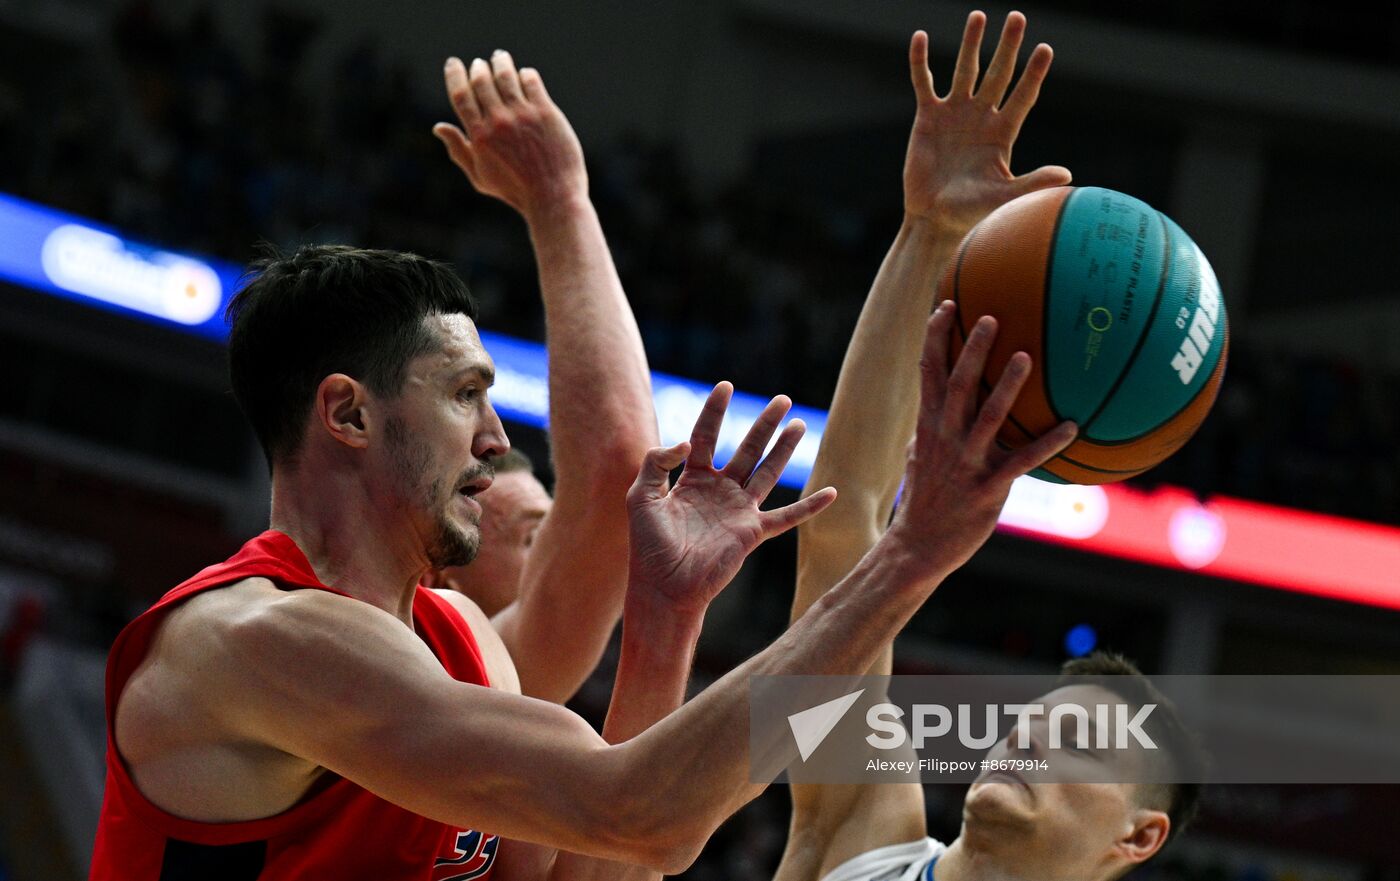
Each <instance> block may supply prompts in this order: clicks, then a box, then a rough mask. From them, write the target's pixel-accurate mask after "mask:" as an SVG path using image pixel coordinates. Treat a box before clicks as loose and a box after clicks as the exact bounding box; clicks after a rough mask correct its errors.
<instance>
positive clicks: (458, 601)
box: [433, 588, 520, 694]
mask: <svg viewBox="0 0 1400 881" xmlns="http://www.w3.org/2000/svg"><path fill="white" fill-rule="evenodd" d="M433 593H435V594H437V595H438V596H440V597H442V598H443V599H445V600H447V602H448V603H449V604H451V606H452V607H453V608H454V609H456V610H457V612H458V613H459V614H460V615H461V616H462V618H463V619H464V620H465V621H466V622H467V626H468V627H470V628H471V631H472V636H474V637H476V644H477V647H478V648H480V649H481V657H482V661H484V662H485V664H486V675H487V676H488V677H490V679H491V687H492V688H499V689H501V690H502V691H509V692H511V693H512V694H520V676H519V674H518V673H516V670H515V662H514V661H513V660H511V657H510V652H509V650H507V649H506V644H505V643H504V642H502V641H501V636H500V634H498V633H497V632H496V628H495V627H493V626H492V624H491V619H490V618H488V617H486V613H485V612H483V611H481V607H480V606H478V605H477V604H476V603H475V602H473V601H472V600H471V598H469V597H467V596H465V595H464V594H461V593H458V592H457V591H455V590H449V589H446V588H440V589H434V590H433Z"/></svg>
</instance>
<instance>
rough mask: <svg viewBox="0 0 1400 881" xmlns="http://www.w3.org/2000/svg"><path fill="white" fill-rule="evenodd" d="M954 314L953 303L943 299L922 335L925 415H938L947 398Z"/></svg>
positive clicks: (922, 409) (955, 312)
mask: <svg viewBox="0 0 1400 881" xmlns="http://www.w3.org/2000/svg"><path fill="white" fill-rule="evenodd" d="M956 314H957V308H956V307H955V306H954V305H953V301H952V300H944V301H943V302H942V303H939V304H938V308H936V309H934V310H933V315H932V316H931V317H930V318H929V320H928V327H927V329H926V330H925V332H924V351H923V355H922V356H920V358H919V367H920V370H921V373H922V374H923V385H922V394H921V403H920V410H921V412H922V413H924V414H926V415H930V416H936V415H937V414H939V413H941V412H942V411H943V405H944V402H945V401H946V399H947V396H948V334H949V333H950V332H951V331H952V329H953V321H954V316H955V315H956Z"/></svg>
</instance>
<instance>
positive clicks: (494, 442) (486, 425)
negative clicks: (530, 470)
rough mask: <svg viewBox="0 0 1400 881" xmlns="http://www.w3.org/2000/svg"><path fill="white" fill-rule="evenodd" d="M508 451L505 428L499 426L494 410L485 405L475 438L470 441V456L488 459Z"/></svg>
mask: <svg viewBox="0 0 1400 881" xmlns="http://www.w3.org/2000/svg"><path fill="white" fill-rule="evenodd" d="M509 451H510V438H508V437H506V427H505V426H504V425H502V424H501V417H500V414H498V413H497V412H496V408H495V407H494V406H493V405H491V404H489V403H488V404H487V405H486V409H485V414H484V418H483V419H482V422H481V425H479V426H478V427H477V432H476V437H474V438H473V439H472V455H473V456H475V457H476V458H478V459H489V458H491V457H493V456H500V455H504V454H505V453H507V452H509Z"/></svg>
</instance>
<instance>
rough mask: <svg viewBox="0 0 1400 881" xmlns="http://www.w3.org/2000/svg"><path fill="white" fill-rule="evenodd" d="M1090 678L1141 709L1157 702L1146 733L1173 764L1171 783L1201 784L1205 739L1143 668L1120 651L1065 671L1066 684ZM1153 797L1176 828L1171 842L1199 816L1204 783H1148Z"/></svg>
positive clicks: (1071, 664) (1069, 664)
mask: <svg viewBox="0 0 1400 881" xmlns="http://www.w3.org/2000/svg"><path fill="white" fill-rule="evenodd" d="M1086 678H1088V679H1090V680H1091V681H1092V683H1093V684H1094V685H1098V686H1100V687H1102V688H1105V689H1107V690H1109V691H1111V692H1113V693H1114V694H1116V695H1118V696H1119V697H1120V698H1122V699H1123V700H1125V701H1127V702H1128V703H1129V704H1132V705H1133V706H1134V707H1135V708H1138V707H1142V706H1143V705H1144V704H1156V705H1157V709H1156V710H1155V711H1154V712H1153V713H1152V715H1151V716H1149V717H1148V718H1147V720H1146V721H1145V722H1144V723H1143V730H1144V731H1145V732H1147V734H1148V736H1149V737H1151V738H1152V739H1153V741H1154V742H1157V743H1160V744H1162V746H1163V749H1162V755H1164V756H1166V757H1167V758H1168V760H1169V761H1171V762H1172V769H1171V776H1170V777H1168V778H1167V779H1168V780H1169V781H1170V780H1177V781H1181V780H1195V781H1199V780H1200V779H1201V775H1202V774H1203V773H1204V771H1205V764H1206V756H1205V751H1204V750H1203V749H1202V747H1201V744H1200V741H1199V740H1198V739H1197V738H1196V736H1195V735H1194V734H1192V733H1191V731H1190V730H1189V729H1188V728H1187V727H1186V725H1185V724H1184V723H1183V722H1182V720H1181V714H1180V713H1179V712H1178V711H1177V708H1176V704H1174V703H1172V700H1171V698H1169V697H1167V696H1166V695H1165V694H1163V693H1162V692H1161V690H1160V689H1158V688H1157V686H1155V685H1153V684H1152V680H1150V679H1148V678H1147V677H1146V676H1144V675H1143V673H1142V671H1141V670H1139V669H1138V668H1137V665H1136V664H1134V663H1133V662H1132V661H1130V660H1128V659H1127V658H1125V657H1123V656H1122V655H1120V654H1117V653H1114V652H1103V651H1099V652H1094V653H1093V654H1091V655H1089V656H1088V657H1084V658H1071V659H1070V660H1068V661H1065V663H1064V664H1063V665H1062V666H1061V667H1060V680H1059V684H1060V685H1061V686H1065V685H1083V684H1085V683H1084V680H1085V679H1086ZM1147 789H1148V791H1149V793H1150V795H1149V798H1150V799H1151V800H1153V801H1157V802H1159V803H1160V804H1162V805H1164V810H1165V811H1166V813H1167V817H1168V818H1169V819H1170V820H1171V829H1170V830H1168V832H1167V841H1168V842H1171V841H1174V840H1175V839H1176V838H1178V837H1179V836H1180V835H1181V833H1182V832H1184V831H1186V827H1187V826H1189V825H1191V821H1192V820H1193V819H1194V818H1195V816H1196V810H1197V808H1198V807H1199V805H1200V800H1201V784H1200V783H1199V782H1195V783H1182V782H1175V783H1172V782H1167V783H1161V784H1156V783H1153V784H1148V785H1147Z"/></svg>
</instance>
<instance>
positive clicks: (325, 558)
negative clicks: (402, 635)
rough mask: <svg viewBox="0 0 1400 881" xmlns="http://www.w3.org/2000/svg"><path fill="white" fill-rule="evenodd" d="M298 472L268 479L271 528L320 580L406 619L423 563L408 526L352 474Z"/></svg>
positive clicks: (410, 621) (425, 564) (409, 618)
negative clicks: (291, 543) (343, 476)
mask: <svg viewBox="0 0 1400 881" xmlns="http://www.w3.org/2000/svg"><path fill="white" fill-rule="evenodd" d="M298 471H299V472H300V473H298ZM298 471H294V472H290V473H286V474H278V475H276V476H275V477H274V479H273V482H272V517H271V526H272V528H273V529H276V530H277V531H279V532H282V533H284V534H286V535H287V536H288V537H290V538H291V539H292V541H294V542H296V545H297V547H298V548H300V549H301V552H302V553H303V554H305V555H306V559H307V561H308V562H309V563H310V564H311V568H312V570H314V571H315V573H316V578H317V579H318V580H320V582H321V583H322V584H324V585H326V586H327V587H334V588H335V589H336V590H340V591H343V592H345V593H347V594H349V595H350V596H353V597H355V598H356V599H359V600H363V601H365V602H367V603H370V604H371V605H374V606H377V607H379V608H381V609H383V610H384V611H386V612H388V613H389V614H391V615H393V616H395V617H396V618H398V619H399V620H401V621H403V622H405V623H406V624H408V625H409V626H412V624H413V596H414V593H415V591H416V588H417V585H418V582H419V581H420V580H421V579H422V577H423V575H424V574H425V573H426V572H427V570H428V562H427V560H426V559H425V558H424V557H423V555H422V551H421V544H420V543H418V542H416V541H415V540H414V536H413V535H412V534H411V526H409V525H407V524H405V523H404V522H403V521H402V519H395V515H396V514H397V512H396V511H395V510H394V506H391V505H385V504H384V503H383V500H382V499H376V498H375V497H374V496H373V494H372V493H370V492H369V491H368V490H367V489H366V488H365V487H363V486H362V485H361V484H359V483H357V482H355V481H353V480H349V481H347V480H340V481H337V479H336V478H335V477H334V476H332V475H328V474H326V473H325V472H321V473H318V474H314V475H311V476H310V477H309V478H308V477H307V475H306V472H305V471H304V470H302V469H298Z"/></svg>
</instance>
